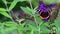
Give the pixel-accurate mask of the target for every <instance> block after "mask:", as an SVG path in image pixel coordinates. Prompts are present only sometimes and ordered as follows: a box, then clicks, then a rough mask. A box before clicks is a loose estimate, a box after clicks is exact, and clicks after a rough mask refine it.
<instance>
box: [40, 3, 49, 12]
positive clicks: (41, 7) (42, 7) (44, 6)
mask: <svg viewBox="0 0 60 34" xmlns="http://www.w3.org/2000/svg"><path fill="white" fill-rule="evenodd" d="M39 10H43V11H44V12H47V11H48V10H47V8H46V5H45V4H44V3H41V4H40V5H39Z"/></svg>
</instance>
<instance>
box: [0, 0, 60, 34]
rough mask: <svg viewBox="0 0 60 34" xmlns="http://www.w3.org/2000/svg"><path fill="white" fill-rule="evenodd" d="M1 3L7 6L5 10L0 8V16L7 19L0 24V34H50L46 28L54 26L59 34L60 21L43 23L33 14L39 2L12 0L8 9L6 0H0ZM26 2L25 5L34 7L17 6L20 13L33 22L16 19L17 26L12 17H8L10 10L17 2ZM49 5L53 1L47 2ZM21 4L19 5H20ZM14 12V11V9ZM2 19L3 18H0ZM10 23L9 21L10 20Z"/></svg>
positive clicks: (36, 0) (35, 0) (33, 0)
mask: <svg viewBox="0 0 60 34" xmlns="http://www.w3.org/2000/svg"><path fill="white" fill-rule="evenodd" d="M2 1H3V3H4V4H5V5H6V6H7V7H6V9H5V8H0V14H1V15H3V16H4V17H6V18H9V19H8V20H9V21H8V20H6V21H3V22H0V34H15V33H18V34H22V33H26V34H48V33H50V32H51V30H49V29H48V28H47V27H48V26H53V25H55V26H56V31H57V34H60V24H59V22H60V20H55V23H53V24H50V25H49V22H46V23H45V22H44V21H43V20H41V18H40V16H39V15H38V14H35V12H36V11H37V8H38V6H39V1H38V0H13V1H12V2H11V4H10V5H9V7H8V1H6V0H2ZM24 1H25V2H28V3H27V4H30V2H31V5H32V6H33V7H34V8H33V7H32V8H29V7H31V6H26V7H23V6H19V7H20V9H21V10H22V11H24V12H25V13H26V14H28V15H29V16H30V17H33V20H28V19H24V18H21V19H16V21H17V22H18V23H19V24H17V22H15V21H14V20H13V19H12V17H13V16H11V15H10V13H9V12H10V11H12V9H14V7H15V6H16V5H17V3H18V2H22V3H23V2H24ZM44 2H46V0H44ZM48 2H49V4H50V3H54V2H55V1H54V0H50V1H48ZM22 3H21V4H22ZM14 10H15V9H14ZM1 18H3V17H1ZM10 19H11V20H12V21H11V20H10Z"/></svg>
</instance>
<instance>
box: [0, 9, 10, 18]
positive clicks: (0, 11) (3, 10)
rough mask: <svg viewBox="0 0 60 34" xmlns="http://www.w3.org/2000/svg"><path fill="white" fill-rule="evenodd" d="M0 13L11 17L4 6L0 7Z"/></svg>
mask: <svg viewBox="0 0 60 34" xmlns="http://www.w3.org/2000/svg"><path fill="white" fill-rule="evenodd" d="M0 14H2V15H4V16H6V17H8V18H11V16H10V15H9V14H8V13H7V10H6V9H4V8H0Z"/></svg>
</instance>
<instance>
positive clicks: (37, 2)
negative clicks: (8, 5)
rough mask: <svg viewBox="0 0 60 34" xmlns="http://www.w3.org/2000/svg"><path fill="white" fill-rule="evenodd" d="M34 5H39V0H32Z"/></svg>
mask: <svg viewBox="0 0 60 34" xmlns="http://www.w3.org/2000/svg"><path fill="white" fill-rule="evenodd" d="M31 2H32V4H33V6H34V7H37V6H39V1H38V0H32V1H31Z"/></svg>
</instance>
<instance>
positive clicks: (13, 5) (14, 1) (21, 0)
mask: <svg viewBox="0 0 60 34" xmlns="http://www.w3.org/2000/svg"><path fill="white" fill-rule="evenodd" d="M23 1H26V0H13V2H12V3H11V5H10V7H9V11H11V10H12V9H13V8H14V7H15V6H16V4H17V3H18V2H23Z"/></svg>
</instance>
